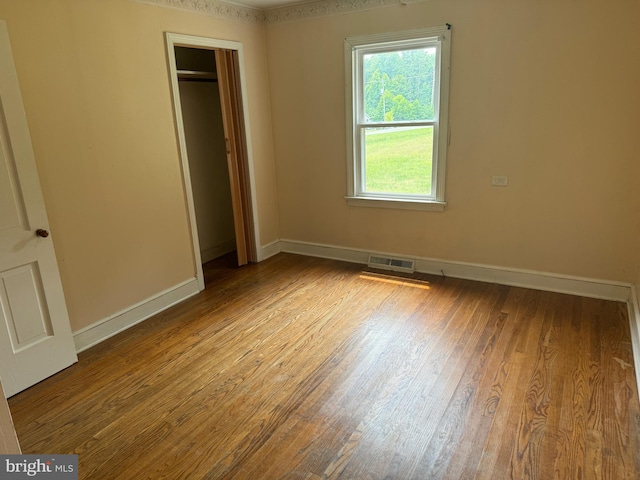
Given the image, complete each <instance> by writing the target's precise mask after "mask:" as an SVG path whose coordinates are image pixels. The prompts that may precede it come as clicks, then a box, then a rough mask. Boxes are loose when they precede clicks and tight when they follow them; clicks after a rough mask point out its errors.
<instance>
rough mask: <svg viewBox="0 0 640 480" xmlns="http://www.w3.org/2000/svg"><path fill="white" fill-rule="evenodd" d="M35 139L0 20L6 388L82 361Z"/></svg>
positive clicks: (9, 391)
mask: <svg viewBox="0 0 640 480" xmlns="http://www.w3.org/2000/svg"><path fill="white" fill-rule="evenodd" d="M37 230H42V232H41V235H47V234H48V230H49V223H48V219H47V214H46V211H45V207H44V200H43V197H42V192H41V190H40V182H39V179H38V173H37V170H36V164H35V158H34V154H33V147H32V145H31V138H30V136H29V129H28V126H27V120H26V115H25V111H24V106H23V104H22V97H21V94H20V87H19V85H18V78H17V75H16V71H15V66H14V63H13V56H12V53H11V46H10V43H9V34H8V30H7V25H6V23H5V22H4V21H2V20H0V378H2V384H3V386H4V389H5V394H6V395H7V396H11V395H14V394H15V393H18V392H19V391H21V390H24V389H25V388H28V387H30V386H31V385H33V384H35V383H37V382H39V381H40V380H43V379H44V378H47V377H49V376H51V375H53V374H54V373H56V372H58V371H60V370H62V369H64V368H66V367H68V366H69V365H71V364H73V363H75V362H76V361H77V356H76V351H75V345H74V343H73V336H72V333H71V327H70V325H69V316H68V313H67V307H66V304H65V301H64V294H63V291H62V284H61V281H60V274H59V271H58V265H57V263H56V257H55V253H54V250H53V242H52V239H51V236H46V237H43V236H38V235H37V234H36V231H37Z"/></svg>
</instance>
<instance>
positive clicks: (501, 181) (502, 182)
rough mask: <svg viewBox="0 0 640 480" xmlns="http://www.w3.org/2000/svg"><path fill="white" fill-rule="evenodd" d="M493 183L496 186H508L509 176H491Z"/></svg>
mask: <svg viewBox="0 0 640 480" xmlns="http://www.w3.org/2000/svg"><path fill="white" fill-rule="evenodd" d="M491 185H493V186H494V187H506V186H507V185H509V177H503V176H498V175H494V176H493V177H491Z"/></svg>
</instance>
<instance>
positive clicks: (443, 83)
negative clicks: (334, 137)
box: [344, 25, 451, 211]
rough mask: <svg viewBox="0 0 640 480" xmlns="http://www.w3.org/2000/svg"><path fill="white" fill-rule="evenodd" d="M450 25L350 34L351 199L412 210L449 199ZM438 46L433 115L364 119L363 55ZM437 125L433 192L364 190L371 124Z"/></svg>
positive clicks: (435, 206) (442, 204)
mask: <svg viewBox="0 0 640 480" xmlns="http://www.w3.org/2000/svg"><path fill="white" fill-rule="evenodd" d="M450 45H451V29H450V25H444V26H438V27H429V28H422V29H416V30H406V31H402V32H389V33H381V34H373V35H363V36H354V37H347V38H345V41H344V49H345V74H346V75H345V76H346V78H345V99H346V123H347V174H348V188H347V195H346V199H347V202H348V204H349V205H352V206H366V207H383V208H401V209H413V210H416V209H417V210H435V211H443V210H444V207H445V205H446V202H445V196H444V191H445V171H446V155H447V146H448V143H449V128H448V124H449V121H448V118H449V115H448V113H449V112H448V106H449V72H450V51H451V47H450ZM423 46H424V47H427V48H429V47H434V46H435V47H436V80H435V81H436V82H437V86H436V88H437V89H438V95H437V96H436V98H435V99H434V110H435V115H434V117H435V118H434V119H433V120H428V121H399V122H365V121H364V105H363V104H364V102H363V97H364V96H363V91H364V83H363V71H362V70H363V63H364V62H363V61H362V59H363V57H364V55H366V54H370V53H381V52H385V51H397V50H401V49H411V48H422V47H423ZM408 125H411V126H415V125H419V126H433V128H434V134H433V142H434V148H433V158H432V162H433V163H432V179H431V181H432V183H431V188H432V191H431V195H429V196H427V195H408V194H407V195H402V194H390V193H377V192H376V193H374V192H366V191H365V189H364V182H365V178H364V155H363V151H364V135H363V132H364V130H365V128H367V127H378V126H385V127H388V126H399V127H401V126H408Z"/></svg>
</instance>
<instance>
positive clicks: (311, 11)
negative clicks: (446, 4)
mask: <svg viewBox="0 0 640 480" xmlns="http://www.w3.org/2000/svg"><path fill="white" fill-rule="evenodd" d="M130 1H132V2H137V3H147V4H151V5H160V6H162V7H169V8H177V9H179V10H187V11H190V12H197V13H202V14H205V15H213V16H216V17H223V18H228V19H231V20H236V21H240V22H245V23H268V24H272V23H284V22H296V21H299V20H304V19H306V18H314V17H324V16H329V15H339V14H343V13H353V12H361V11H365V10H372V9H375V8H380V7H388V6H392V5H403V4H404V5H406V4H407V3H414V2H416V1H423V0H316V1H311V2H306V3H300V4H296V5H290V6H285V7H276V8H270V9H264V10H261V9H257V8H251V7H245V6H243V5H238V4H236V3H229V2H225V1H223V0H130Z"/></svg>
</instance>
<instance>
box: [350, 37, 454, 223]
mask: <svg viewBox="0 0 640 480" xmlns="http://www.w3.org/2000/svg"><path fill="white" fill-rule="evenodd" d="M450 35H451V31H450V27H449V25H446V26H443V27H435V28H428V29H421V30H411V31H406V32H397V33H386V34H380V35H369V36H363V37H349V38H347V39H346V40H345V67H346V74H347V82H346V83H347V87H346V88H347V91H346V98H347V125H348V126H347V128H348V132H347V139H348V141H347V145H348V152H347V156H348V158H349V161H348V172H349V187H348V192H347V199H348V201H349V204H351V205H364V206H381V207H393V208H412V209H424V210H440V211H442V210H444V205H445V201H444V174H445V163H446V150H447V140H448V138H447V104H448V90H449V89H448V83H449V44H450V38H451V37H450Z"/></svg>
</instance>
